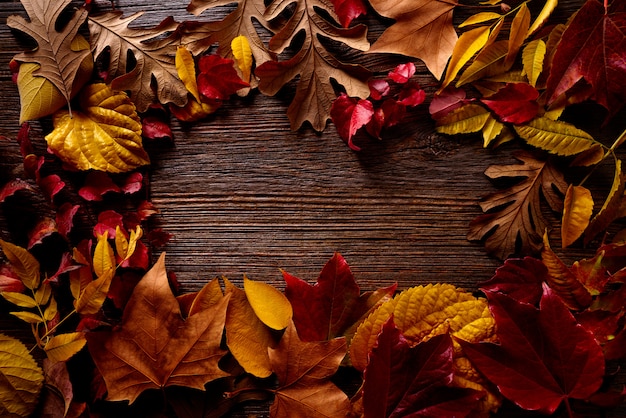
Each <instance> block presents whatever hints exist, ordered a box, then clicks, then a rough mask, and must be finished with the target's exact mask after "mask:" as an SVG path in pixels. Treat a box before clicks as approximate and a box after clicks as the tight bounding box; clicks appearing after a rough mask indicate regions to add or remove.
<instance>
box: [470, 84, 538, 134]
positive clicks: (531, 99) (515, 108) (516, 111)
mask: <svg viewBox="0 0 626 418" xmlns="http://www.w3.org/2000/svg"><path fill="white" fill-rule="evenodd" d="M537 98H539V92H538V91H537V89H536V88H534V87H533V86H531V85H530V84H526V83H507V84H506V85H505V86H504V87H502V88H501V89H500V90H498V92H497V93H495V94H493V95H491V96H489V97H486V98H484V99H481V100H480V101H481V102H483V103H484V104H485V105H486V106H487V107H488V108H489V109H491V111H493V112H494V113H495V114H496V115H497V116H498V118H499V119H500V120H501V121H502V122H509V123H513V124H517V125H519V124H522V123H526V122H528V121H530V120H531V119H533V118H534V117H535V116H537V112H538V111H539V103H537Z"/></svg>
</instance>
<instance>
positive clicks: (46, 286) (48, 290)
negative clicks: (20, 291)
mask: <svg viewBox="0 0 626 418" xmlns="http://www.w3.org/2000/svg"><path fill="white" fill-rule="evenodd" d="M50 296H52V286H50V283H48V282H46V281H44V282H43V283H42V284H41V286H39V289H37V291H36V292H35V300H36V301H37V304H39V305H45V304H46V303H48V301H49V300H50Z"/></svg>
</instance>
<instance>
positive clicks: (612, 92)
mask: <svg viewBox="0 0 626 418" xmlns="http://www.w3.org/2000/svg"><path fill="white" fill-rule="evenodd" d="M608 3H609V2H608V0H607V1H604V4H603V3H602V2H600V1H598V0H587V2H585V4H584V5H583V6H582V7H581V8H580V10H579V11H578V12H577V13H576V16H574V18H573V19H572V20H571V22H570V23H569V24H568V26H567V28H566V29H565V32H563V35H562V38H561V42H560V43H559V44H558V46H557V49H556V52H555V54H554V58H553V59H552V66H551V68H550V75H549V77H548V82H547V90H546V94H547V95H548V97H549V102H554V101H555V100H556V99H557V97H558V96H559V95H561V94H563V93H566V92H567V91H569V90H570V89H572V87H574V85H575V84H577V83H578V82H579V81H580V80H581V79H584V80H585V81H586V82H587V83H589V84H590V85H591V87H592V90H591V92H590V94H589V98H590V99H592V100H595V101H596V102H597V103H599V104H600V105H602V106H603V107H605V108H606V109H607V110H608V112H609V117H610V116H613V115H614V114H615V113H617V111H618V110H619V109H620V108H621V107H622V106H623V104H624V102H625V101H626V87H625V85H624V82H623V81H624V77H626V60H625V59H624V56H625V54H626V3H624V2H623V1H619V0H617V1H612V2H611V4H608Z"/></svg>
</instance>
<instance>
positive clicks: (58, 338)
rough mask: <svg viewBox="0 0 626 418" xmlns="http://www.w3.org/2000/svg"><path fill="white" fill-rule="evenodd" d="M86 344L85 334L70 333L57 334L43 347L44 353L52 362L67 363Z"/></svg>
mask: <svg viewBox="0 0 626 418" xmlns="http://www.w3.org/2000/svg"><path fill="white" fill-rule="evenodd" d="M86 343H87V340H86V339H85V334H84V333H82V332H70V333H68V334H59V335H55V336H54V337H52V338H50V340H49V341H48V342H47V343H46V345H45V347H44V351H45V352H46V355H47V356H48V359H50V360H51V361H53V362H59V361H67V360H69V359H70V358H71V357H72V356H74V354H76V353H78V352H79V351H80V350H82V348H83V347H84V346H85V344H86Z"/></svg>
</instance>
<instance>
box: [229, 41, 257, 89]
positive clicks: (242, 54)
mask: <svg viewBox="0 0 626 418" xmlns="http://www.w3.org/2000/svg"><path fill="white" fill-rule="evenodd" d="M230 48H231V50H232V51H233V57H235V62H236V63H237V66H238V67H239V69H240V70H241V74H242V77H241V79H242V80H243V81H245V82H246V83H249V82H250V72H251V71H252V49H251V48H250V43H249V42H248V38H246V37H245V36H243V35H239V36H237V37H236V38H233V40H232V41H231V43H230Z"/></svg>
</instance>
